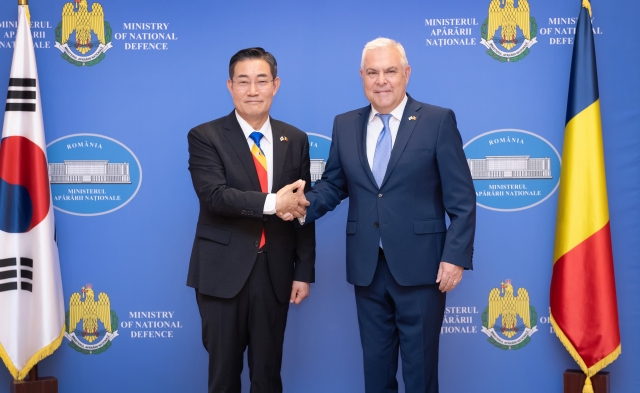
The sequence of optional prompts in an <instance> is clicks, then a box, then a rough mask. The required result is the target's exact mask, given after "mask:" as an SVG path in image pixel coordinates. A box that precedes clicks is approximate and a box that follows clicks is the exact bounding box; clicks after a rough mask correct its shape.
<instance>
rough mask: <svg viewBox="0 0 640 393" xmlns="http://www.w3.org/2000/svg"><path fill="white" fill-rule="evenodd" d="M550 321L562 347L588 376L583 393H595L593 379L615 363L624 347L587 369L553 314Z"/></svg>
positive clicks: (618, 348) (619, 347)
mask: <svg viewBox="0 0 640 393" xmlns="http://www.w3.org/2000/svg"><path fill="white" fill-rule="evenodd" d="M549 320H550V321H551V325H552V326H553V331H554V332H555V333H556V336H558V339H559V340H560V342H561V343H562V345H564V347H565V348H566V349H567V352H569V354H570V355H571V357H572V358H573V360H575V361H576V363H578V366H580V369H581V370H582V372H583V373H585V375H586V376H587V379H586V380H585V381H584V388H583V389H582V393H593V387H592V385H591V377H593V376H594V375H596V374H597V373H598V372H599V371H600V370H602V369H603V368H605V367H607V366H608V365H610V364H611V363H613V361H614V360H616V359H617V358H618V356H620V354H621V353H622V346H621V345H620V344H619V345H618V347H617V348H616V349H614V350H613V352H611V353H610V354H608V355H607V356H605V357H604V358H602V359H600V360H599V361H598V362H597V363H596V364H594V365H593V366H591V367H587V365H586V363H585V362H584V360H582V357H581V356H580V354H579V353H578V351H576V349H575V348H574V346H573V344H572V343H571V341H569V339H568V338H567V336H566V335H565V334H564V332H563V331H562V329H560V326H558V323H557V322H556V320H555V319H553V315H552V314H551V313H550V315H549Z"/></svg>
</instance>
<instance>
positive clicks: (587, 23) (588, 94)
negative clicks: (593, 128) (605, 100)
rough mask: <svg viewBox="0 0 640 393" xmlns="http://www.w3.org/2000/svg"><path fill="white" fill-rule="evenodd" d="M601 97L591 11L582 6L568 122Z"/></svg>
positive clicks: (575, 42)
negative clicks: (590, 16)
mask: <svg viewBox="0 0 640 393" xmlns="http://www.w3.org/2000/svg"><path fill="white" fill-rule="evenodd" d="M599 97H600V94H599V93H598V72H597V70H596V51H595V46H594V44H593V30H592V26H591V19H590V18H589V11H588V10H587V9H586V8H584V7H581V8H580V17H579V18H578V25H577V26H576V37H575V40H574V42H573V59H572V61H571V79H570V82H569V102H568V103H567V119H566V122H567V123H568V122H569V120H571V119H573V118H574V117H575V116H576V115H577V114H578V113H580V112H582V111H583V110H585V109H586V108H587V107H588V106H589V105H591V104H593V103H594V102H596V100H597V99H598V98H599Z"/></svg>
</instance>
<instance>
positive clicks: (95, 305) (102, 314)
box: [68, 284, 111, 343]
mask: <svg viewBox="0 0 640 393" xmlns="http://www.w3.org/2000/svg"><path fill="white" fill-rule="evenodd" d="M81 292H82V295H80V293H78V292H76V293H74V294H73V295H71V299H70V300H69V327H68V329H69V332H73V331H74V330H75V329H76V326H77V325H78V323H80V321H82V337H83V338H84V339H85V340H87V341H88V342H90V343H91V342H93V341H95V340H96V339H97V338H98V335H99V334H98V320H99V321H100V322H102V324H103V325H104V328H105V330H106V331H107V332H109V333H111V302H110V301H109V296H108V295H107V294H106V293H104V292H100V294H99V295H98V301H97V302H96V300H95V294H94V292H93V288H92V286H91V284H87V286H86V287H82V291H81Z"/></svg>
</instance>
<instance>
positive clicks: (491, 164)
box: [467, 156, 552, 180]
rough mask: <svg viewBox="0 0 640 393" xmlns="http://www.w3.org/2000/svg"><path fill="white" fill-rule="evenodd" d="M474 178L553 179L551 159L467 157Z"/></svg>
mask: <svg viewBox="0 0 640 393" xmlns="http://www.w3.org/2000/svg"><path fill="white" fill-rule="evenodd" d="M467 164H468V165H469V170H471V178H472V179H473V180H493V179H551V178H552V176H551V159H550V158H548V157H545V158H531V157H529V156H487V157H486V158H484V159H472V158H467Z"/></svg>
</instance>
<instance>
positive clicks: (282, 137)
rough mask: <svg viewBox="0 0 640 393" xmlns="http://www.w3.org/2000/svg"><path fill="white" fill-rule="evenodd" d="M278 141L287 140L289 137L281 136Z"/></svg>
mask: <svg viewBox="0 0 640 393" xmlns="http://www.w3.org/2000/svg"><path fill="white" fill-rule="evenodd" d="M280 142H289V139H288V138H287V137H286V136H281V137H280Z"/></svg>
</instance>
